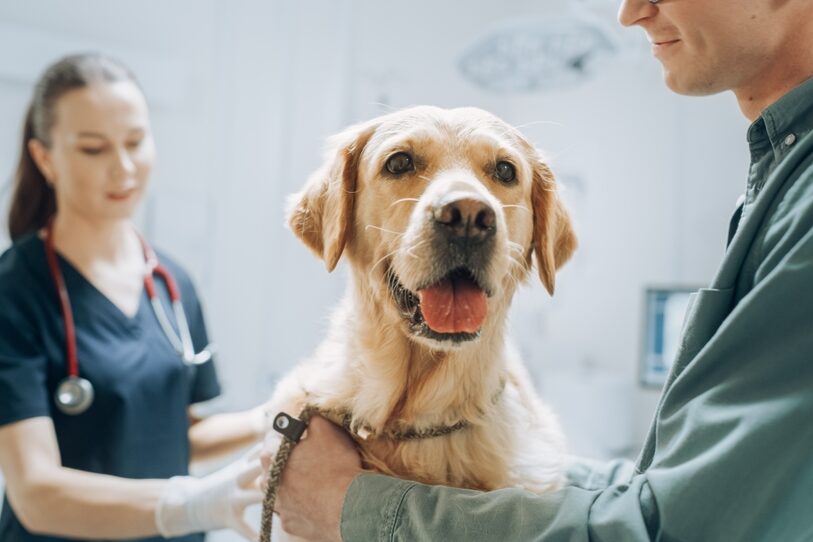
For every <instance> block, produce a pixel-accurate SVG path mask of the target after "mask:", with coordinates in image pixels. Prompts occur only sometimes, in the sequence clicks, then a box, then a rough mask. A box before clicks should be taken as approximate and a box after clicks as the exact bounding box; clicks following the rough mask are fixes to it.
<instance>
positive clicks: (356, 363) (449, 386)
mask: <svg viewBox="0 0 813 542" xmlns="http://www.w3.org/2000/svg"><path fill="white" fill-rule="evenodd" d="M361 280H364V279H360V278H359V277H355V279H354V280H351V285H350V287H349V290H348V295H349V296H350V298H351V302H350V303H347V304H346V305H345V307H347V310H345V311H341V312H339V313H337V314H336V315H335V319H334V322H333V325H334V328H333V330H334V331H337V330H341V331H339V332H340V333H342V334H343V341H344V343H345V345H346V348H347V350H346V352H345V353H344V355H345V356H347V358H346V359H347V362H348V363H349V364H350V365H351V371H349V374H351V375H353V374H364V375H365V378H364V379H357V380H358V381H356V382H349V383H347V384H349V385H350V386H351V387H352V388H354V393H353V394H352V395H353V397H354V404H352V405H344V406H346V407H347V408H348V409H349V410H350V411H351V412H352V413H353V418H354V420H356V421H359V422H362V423H365V424H367V425H369V426H370V427H371V428H372V429H373V430H375V431H383V430H385V429H395V428H403V427H411V428H415V429H422V428H426V427H430V426H437V425H452V424H454V423H457V422H458V421H460V420H468V421H475V420H477V419H478V418H480V417H482V416H483V414H484V413H485V412H486V411H487V410H488V409H490V408H491V407H492V402H493V400H494V397H495V394H497V393H498V392H499V390H500V388H501V386H502V384H503V382H502V379H503V377H504V376H503V373H504V368H505V355H504V354H503V353H502V352H501V350H500V351H498V352H500V354H498V355H497V356H496V359H494V357H492V355H493V354H492V352H490V351H489V349H483V348H478V344H477V342H474V343H472V344H465V345H463V346H461V347H460V348H457V349H455V350H451V351H441V350H433V349H431V348H429V347H427V346H425V345H423V344H421V343H419V342H417V341H415V340H413V339H411V338H409V337H407V336H406V335H405V334H404V323H403V321H402V320H401V318H400V317H399V316H396V315H395V312H394V308H393V307H392V306H390V305H386V304H391V303H392V301H391V300H390V299H389V292H387V291H386V290H385V289H379V290H378V291H377V292H376V294H375V295H376V297H375V299H376V301H375V302H374V303H369V295H370V293H369V292H370V289H369V286H370V285H369V284H368V285H366V286H365V285H364V284H363V283H362V282H360V281H361ZM362 296H367V299H366V300H365V299H364V297H362ZM371 306H372V308H373V310H372V311H370V310H369V307H371ZM361 307H368V310H366V311H365V310H360V309H361ZM499 310H500V311H504V310H505V308H500V309H499ZM489 320H490V321H489V324H488V325H487V326H486V327H485V328H484V329H483V331H482V333H483V336H482V337H481V340H488V341H490V342H492V344H499V345H504V324H503V322H504V318H503V315H502V314H490V315H489ZM353 367H356V368H357V370H352V368H353ZM450 373H451V374H450ZM379 376H380V378H379ZM351 378H352V377H351Z"/></svg>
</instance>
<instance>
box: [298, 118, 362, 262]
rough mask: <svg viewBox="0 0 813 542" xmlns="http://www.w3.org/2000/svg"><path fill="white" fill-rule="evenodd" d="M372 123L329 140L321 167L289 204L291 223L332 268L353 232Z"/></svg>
mask: <svg viewBox="0 0 813 542" xmlns="http://www.w3.org/2000/svg"><path fill="white" fill-rule="evenodd" d="M374 129H375V126H374V125H372V124H371V123H366V124H359V125H355V126H351V127H350V128H348V129H347V130H345V131H344V132H341V133H340V134H338V135H336V136H334V137H332V138H331V139H330V140H329V145H328V151H327V153H326V157H325V161H324V163H323V164H322V166H321V167H320V168H319V169H318V170H317V171H316V172H314V173H313V174H312V175H311V176H310V178H308V181H307V183H306V184H305V187H304V188H303V189H302V191H300V192H298V193H296V194H294V195H293V196H291V198H290V200H289V203H288V226H289V227H290V228H291V230H292V231H293V232H294V233H295V234H296V236H297V237H299V238H300V239H301V240H302V242H304V243H305V245H307V246H308V248H310V249H311V250H312V251H313V252H314V253H315V254H316V255H317V256H319V257H320V258H322V259H323V260H324V261H325V265H326V266H327V270H328V271H333V269H334V268H335V267H336V264H337V263H338V262H339V258H340V257H341V255H342V251H344V247H345V245H346V244H347V242H348V241H349V239H350V237H351V236H352V234H353V207H354V202H355V194H356V184H357V183H356V177H357V175H358V165H359V158H360V156H361V152H362V151H363V150H364V145H366V143H367V140H369V138H370V136H371V135H372V133H373V131H374Z"/></svg>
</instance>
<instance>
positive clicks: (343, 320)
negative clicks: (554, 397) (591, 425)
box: [272, 107, 576, 492]
mask: <svg viewBox="0 0 813 542" xmlns="http://www.w3.org/2000/svg"><path fill="white" fill-rule="evenodd" d="M288 218H289V225H290V228H291V230H293V232H294V233H295V234H296V235H297V236H298V237H299V238H300V239H301V240H302V241H303V242H304V243H305V245H307V246H308V247H309V248H310V249H311V250H312V251H313V252H314V253H315V254H316V255H317V256H319V257H320V258H322V259H323V260H324V262H325V264H326V266H327V269H328V271H332V270H333V268H334V267H336V264H337V263H338V262H339V259H340V257H342V256H344V257H345V259H346V260H347V262H348V263H349V265H350V269H351V273H350V281H349V285H348V288H347V292H346V295H345V297H344V299H343V300H342V302H341V303H340V304H339V306H338V308H337V310H336V311H335V314H334V315H333V318H332V323H331V326H330V330H329V333H328V335H327V338H326V339H325V340H324V342H322V344H321V345H320V346H319V348H318V349H317V351H316V353H315V354H314V355H313V357H312V358H310V359H309V360H308V361H306V362H304V363H302V364H300V365H298V366H297V367H296V368H295V369H294V370H293V371H292V372H291V373H289V374H288V375H287V376H286V377H285V378H284V379H283V380H282V381H281V382H280V383H279V385H278V386H277V388H276V391H275V395H274V400H273V401H272V404H274V405H279V407H280V409H281V410H286V411H287V412H289V413H292V414H294V415H296V413H298V412H299V411H300V409H301V408H302V407H303V406H304V405H305V404H314V405H318V406H319V407H320V408H321V409H324V410H325V411H328V412H332V413H336V415H335V416H333V418H334V419H335V420H336V421H338V422H340V423H343V424H344V426H345V427H346V428H348V429H349V430H350V432H351V433H353V434H354V436H355V439H356V441H357V442H358V446H359V450H360V453H361V454H362V457H363V461H364V463H365V464H366V465H367V466H368V467H370V468H372V469H374V470H376V471H380V472H382V473H386V474H390V475H394V476H398V477H403V478H408V479H412V480H417V481H420V482H425V483H428V484H444V485H449V486H457V487H464V488H474V489H481V490H491V489H496V488H501V487H506V486H519V487H523V488H526V489H529V490H532V491H535V492H542V491H547V490H551V489H554V488H556V487H558V486H559V484H560V483H561V481H562V478H563V468H562V463H563V454H564V449H563V448H564V444H563V437H562V434H561V431H560V429H559V427H558V425H557V422H556V420H555V418H554V417H553V415H552V414H551V412H550V411H549V410H548V408H547V407H546V406H544V405H543V404H542V403H541V402H540V400H539V399H538V398H537V396H536V394H535V392H534V389H533V386H532V383H531V379H530V378H529V376H528V373H527V372H526V370H525V368H524V367H523V365H522V363H521V361H520V359H519V358H518V356H517V354H516V352H515V350H514V349H513V348H512V347H511V345H510V344H509V341H508V338H507V336H506V313H507V311H508V308H509V305H510V303H511V299H512V297H513V296H514V293H515V292H516V290H517V287H518V285H519V284H520V283H521V282H522V281H524V280H526V279H527V277H528V276H529V275H530V273H531V268H532V263H533V261H534V260H535V263H536V266H537V270H538V274H539V278H540V279H541V281H542V283H543V284H544V286H545V288H546V289H547V290H548V292H550V293H551V294H553V291H554V282H555V274H556V270H557V269H558V268H559V267H560V266H561V265H562V264H563V263H564V262H565V261H567V259H568V258H569V257H570V255H571V253H572V252H573V250H574V248H575V246H576V239H575V236H574V234H573V230H572V227H571V223H570V220H569V218H568V214H567V212H566V210H565V209H564V207H563V206H562V202H561V201H560V199H559V196H558V194H557V186H556V182H555V180H554V177H553V175H552V173H551V171H550V169H549V168H548V166H547V165H546V164H545V163H544V162H543V161H542V160H541V158H540V156H539V155H538V154H537V151H536V150H535V149H534V147H533V146H532V145H531V144H530V143H528V141H527V140H525V139H524V138H523V136H522V135H521V134H520V133H519V132H518V131H517V130H515V129H514V128H512V127H511V126H509V125H508V124H506V123H505V122H503V121H501V120H500V119H498V118H496V117H495V116H493V115H491V114H489V113H486V112H485V111H481V110H479V109H473V108H461V109H451V110H444V109H439V108H435V107H415V108H410V109H406V110H402V111H398V112H395V113H391V114H388V115H384V116H381V117H379V118H376V119H373V120H371V121H368V122H364V123H361V124H358V125H355V126H352V127H350V128H349V129H347V130H345V131H344V132H342V133H340V134H339V135H337V136H335V137H333V138H332V139H331V141H330V144H329V151H328V153H327V157H326V160H325V163H324V165H323V166H322V167H321V168H320V169H319V170H318V171H316V172H315V173H314V174H313V175H312V176H311V177H310V179H309V180H308V182H307V184H306V185H305V187H304V189H303V190H302V191H301V192H299V193H298V194H295V195H294V196H293V197H292V199H291V202H290V207H289V215H288Z"/></svg>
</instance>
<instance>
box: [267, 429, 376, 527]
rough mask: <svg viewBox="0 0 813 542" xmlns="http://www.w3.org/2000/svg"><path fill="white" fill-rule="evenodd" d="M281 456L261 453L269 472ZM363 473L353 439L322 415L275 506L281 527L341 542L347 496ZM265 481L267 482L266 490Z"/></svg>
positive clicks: (294, 458)
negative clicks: (276, 457)
mask: <svg viewBox="0 0 813 542" xmlns="http://www.w3.org/2000/svg"><path fill="white" fill-rule="evenodd" d="M275 440H276V439H273V441H275ZM273 441H272V442H273ZM276 451H277V450H276V447H273V448H271V447H269V446H268V445H267V446H266V449H265V450H264V451H263V453H262V456H261V459H262V462H263V466H264V468H265V470H266V472H268V469H269V468H270V466H271V462H272V461H273V454H274V453H275V452H276ZM361 472H363V470H362V468H361V458H360V457H359V454H358V452H357V451H356V447H355V445H354V444H353V441H352V440H351V439H350V437H348V436H347V434H346V433H345V432H344V431H343V430H342V429H340V428H338V427H336V426H335V425H333V424H332V423H330V422H329V421H327V420H325V419H324V418H322V417H320V416H314V417H313V418H311V420H310V423H309V424H308V430H307V432H306V433H305V435H304V437H303V438H302V440H301V441H300V442H299V444H297V445H296V446H294V449H293V452H291V457H290V459H289V460H288V464H287V465H286V467H285V471H284V472H283V474H282V483H281V484H280V487H279V492H278V493H277V502H276V506H275V508H276V512H277V513H278V514H279V517H280V522H281V523H282V528H283V529H284V530H285V531H286V532H287V533H289V534H292V535H295V536H300V537H302V538H306V539H308V540H314V541H318V542H336V541H338V542H340V541H341V531H340V522H341V515H342V505H343V504H344V495H345V493H347V488H348V487H350V483H351V482H352V481H353V478H355V476H356V475H357V474H359V473H361ZM266 476H267V475H266ZM266 482H267V480H266V479H265V478H264V479H263V486H265V485H266Z"/></svg>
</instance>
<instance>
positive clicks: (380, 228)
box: [364, 224, 406, 237]
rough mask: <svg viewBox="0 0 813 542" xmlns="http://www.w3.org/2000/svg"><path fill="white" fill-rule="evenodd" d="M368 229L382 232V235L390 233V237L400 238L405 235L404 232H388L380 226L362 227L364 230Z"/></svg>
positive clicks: (369, 225)
mask: <svg viewBox="0 0 813 542" xmlns="http://www.w3.org/2000/svg"><path fill="white" fill-rule="evenodd" d="M368 228H373V229H374V230H380V231H383V232H384V233H391V234H392V235H396V236H398V237H401V236H402V235H404V234H405V233H406V232H397V231H392V230H388V229H386V228H382V227H380V226H374V225H372V224H367V225H366V226H364V229H365V230H366V229H368Z"/></svg>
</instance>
